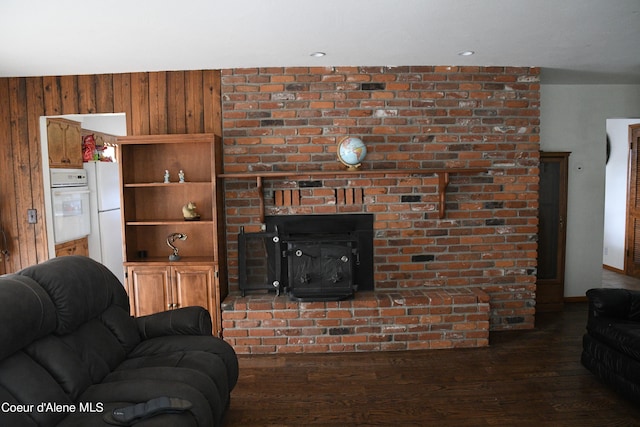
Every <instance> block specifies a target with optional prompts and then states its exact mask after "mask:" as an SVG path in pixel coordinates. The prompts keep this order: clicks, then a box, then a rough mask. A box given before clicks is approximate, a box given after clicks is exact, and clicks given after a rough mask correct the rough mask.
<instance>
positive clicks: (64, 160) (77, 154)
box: [47, 118, 82, 169]
mask: <svg viewBox="0 0 640 427" xmlns="http://www.w3.org/2000/svg"><path fill="white" fill-rule="evenodd" d="M47 145H48V150H49V167H52V168H75V169H81V168H82V129H81V127H80V123H78V122H74V121H72V120H66V119H58V118H54V119H47Z"/></svg>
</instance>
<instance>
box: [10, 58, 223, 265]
mask: <svg viewBox="0 0 640 427" xmlns="http://www.w3.org/2000/svg"><path fill="white" fill-rule="evenodd" d="M120 112H124V113H126V116H127V133H128V134H129V135H155V134H167V133H169V134H172V133H201V132H213V133H217V134H219V135H221V134H222V120H221V103H220V71H219V70H199V71H166V72H153V73H127V74H101V75H82V76H47V77H16V78H0V230H4V232H5V234H6V236H7V243H8V250H9V251H10V255H9V257H2V261H0V274H3V273H10V272H14V271H17V270H19V269H21V268H24V267H27V266H29V265H32V264H35V263H38V262H41V261H44V260H46V259H48V258H49V254H48V249H47V237H46V231H45V220H44V216H43V215H44V196H43V194H44V189H43V184H42V160H41V159H42V156H41V150H40V135H39V128H40V126H39V121H40V116H55V115H62V114H95V113H120ZM30 208H33V209H37V210H38V222H37V224H28V223H27V209H30ZM2 245H3V243H2V233H0V250H1V249H3V247H2Z"/></svg>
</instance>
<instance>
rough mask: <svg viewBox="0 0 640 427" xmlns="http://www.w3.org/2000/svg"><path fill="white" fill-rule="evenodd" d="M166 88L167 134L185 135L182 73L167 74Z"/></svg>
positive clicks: (172, 72)
mask: <svg viewBox="0 0 640 427" xmlns="http://www.w3.org/2000/svg"><path fill="white" fill-rule="evenodd" d="M167 88H168V90H167V112H168V116H167V133H186V132H187V126H186V123H185V117H186V106H185V99H184V71H171V72H169V80H168V81H167Z"/></svg>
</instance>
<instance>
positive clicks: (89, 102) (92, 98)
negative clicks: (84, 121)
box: [77, 75, 96, 114]
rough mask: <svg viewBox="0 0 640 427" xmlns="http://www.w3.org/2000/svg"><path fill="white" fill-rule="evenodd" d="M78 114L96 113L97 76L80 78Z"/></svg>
mask: <svg viewBox="0 0 640 427" xmlns="http://www.w3.org/2000/svg"><path fill="white" fill-rule="evenodd" d="M77 112H78V113H80V114H94V113H95V112H96V83H95V76H92V75H83V76H78V111H77Z"/></svg>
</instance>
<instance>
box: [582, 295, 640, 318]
mask: <svg viewBox="0 0 640 427" xmlns="http://www.w3.org/2000/svg"><path fill="white" fill-rule="evenodd" d="M587 298H588V299H589V317H611V318H616V319H624V320H631V321H639V322H640V291H633V290H629V289H617V288H616V289H614V288H596V289H589V290H588V291H587Z"/></svg>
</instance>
